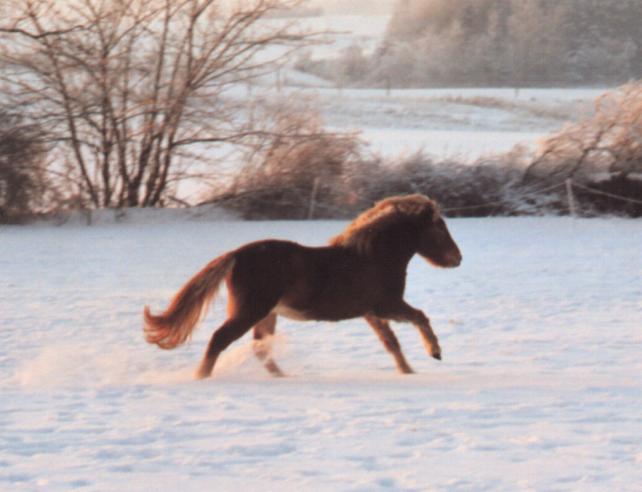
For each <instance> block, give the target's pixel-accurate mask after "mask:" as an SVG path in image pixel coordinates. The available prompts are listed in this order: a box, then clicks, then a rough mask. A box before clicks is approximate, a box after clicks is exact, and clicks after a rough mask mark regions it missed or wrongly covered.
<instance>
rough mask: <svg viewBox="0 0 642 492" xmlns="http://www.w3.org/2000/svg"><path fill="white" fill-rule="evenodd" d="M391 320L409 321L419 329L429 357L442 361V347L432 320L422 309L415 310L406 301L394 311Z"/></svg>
mask: <svg viewBox="0 0 642 492" xmlns="http://www.w3.org/2000/svg"><path fill="white" fill-rule="evenodd" d="M391 319H394V320H396V321H409V322H410V323H412V324H413V325H415V326H416V327H417V328H418V329H419V333H420V334H421V339H422V341H423V342H424V347H426V352H428V355H430V356H432V357H434V358H435V359H437V360H441V347H440V346H439V340H437V335H435V332H434V331H432V327H431V326H430V320H429V319H428V316H426V315H425V314H424V313H423V311H421V310H420V309H415V308H414V307H412V306H411V305H409V304H408V303H406V302H405V301H403V300H402V301H401V303H400V304H399V305H398V306H397V308H396V309H395V311H394V314H393V316H391Z"/></svg>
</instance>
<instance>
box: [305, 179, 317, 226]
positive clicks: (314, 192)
mask: <svg viewBox="0 0 642 492" xmlns="http://www.w3.org/2000/svg"><path fill="white" fill-rule="evenodd" d="M319 181H320V179H319V177H318V176H317V177H316V178H314V183H313V184H312V193H310V205H309V206H308V217H307V219H308V220H310V219H312V218H313V217H314V209H315V207H316V202H317V193H318V192H319Z"/></svg>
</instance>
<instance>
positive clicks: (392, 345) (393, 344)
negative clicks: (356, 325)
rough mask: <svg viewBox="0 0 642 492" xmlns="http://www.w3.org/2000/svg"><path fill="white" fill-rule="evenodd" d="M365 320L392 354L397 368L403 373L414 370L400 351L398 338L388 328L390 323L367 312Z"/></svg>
mask: <svg viewBox="0 0 642 492" xmlns="http://www.w3.org/2000/svg"><path fill="white" fill-rule="evenodd" d="M365 320H366V321H367V322H368V324H369V325H370V326H371V327H372V329H373V330H374V332H375V333H376V334H377V336H378V337H379V340H381V343H383V346H384V347H386V350H387V351H388V352H390V353H391V354H392V356H393V357H394V359H395V362H396V364H397V369H399V372H401V373H403V374H412V373H413V372H414V371H413V370H412V368H411V367H410V366H409V365H408V362H406V358H405V357H404V356H403V352H402V351H401V345H399V340H397V337H396V336H395V333H394V332H393V331H392V328H390V325H389V324H388V322H387V321H386V320H383V319H381V318H377V317H376V316H374V315H371V314H367V315H366V316H365Z"/></svg>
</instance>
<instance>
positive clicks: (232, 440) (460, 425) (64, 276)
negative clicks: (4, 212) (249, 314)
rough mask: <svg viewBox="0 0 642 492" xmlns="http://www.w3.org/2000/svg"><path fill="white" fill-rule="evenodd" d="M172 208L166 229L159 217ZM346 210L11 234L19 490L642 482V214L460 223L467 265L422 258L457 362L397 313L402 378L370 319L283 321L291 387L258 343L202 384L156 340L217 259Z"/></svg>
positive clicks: (5, 246)
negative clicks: (187, 286)
mask: <svg viewBox="0 0 642 492" xmlns="http://www.w3.org/2000/svg"><path fill="white" fill-rule="evenodd" d="M157 222H160V221H157ZM343 225H344V224H343V223H340V222H313V223H295V222H293V223H287V222H261V223H241V222H207V221H202V220H201V221H198V222H196V221H193V222H180V223H179V222H170V223H168V224H162V223H155V224H147V225H146V224H142V223H137V222H134V223H126V224H122V223H121V224H102V225H96V226H93V227H85V226H80V225H73V224H68V225H66V226H63V227H53V226H39V227H15V228H14V227H4V228H1V229H0V272H2V275H1V276H0V369H1V371H2V378H1V380H0V394H1V398H0V429H1V431H0V489H1V490H11V491H14V490H47V491H52V490H53V491H56V490H104V491H113V490H140V491H143V490H145V491H147V490H168V491H169V490H172V491H173V490H239V489H243V490H246V491H251V490H292V491H294V490H297V491H298V490H364V491H366V490H367V491H371V490H394V491H399V490H416V491H419V490H422V491H423V490H475V491H478V490H511V491H513V490H604V491H610V490H625V491H626V490H629V491H634V490H640V489H639V486H640V483H642V445H641V443H642V419H641V417H640V408H642V377H641V374H642V359H641V358H640V347H641V344H642V281H641V278H642V277H641V273H642V256H641V255H640V244H642V228H641V227H640V223H639V222H638V221H633V220H620V219H609V220H602V219H593V220H571V219H563V218H519V219H499V218H498V219H474V220H473V219H467V220H450V221H449V225H450V227H451V230H452V233H453V235H454V237H455V238H456V240H457V241H458V242H459V245H460V247H461V249H462V251H463V254H464V262H463V264H462V266H461V267H460V268H459V269H456V270H436V269H433V268H431V267H430V266H428V265H427V264H426V263H425V262H424V261H422V260H420V259H416V260H413V262H412V263H411V268H410V272H409V278H408V292H407V298H408V300H409V301H410V302H411V303H412V304H414V305H416V306H418V307H421V308H422V309H425V310H426V312H427V313H428V314H429V315H430V316H431V318H432V321H433V325H434V327H435V330H436V332H437V334H438V336H439V337H440V340H441V345H442V348H443V351H444V360H443V361H442V362H437V361H435V360H433V359H430V358H429V357H427V355H426V354H425V353H424V351H423V347H422V346H421V343H420V340H419V336H418V334H417V333H416V332H415V330H414V329H413V328H412V327H411V326H406V325H395V326H396V332H397V334H398V335H399V338H400V340H401V343H402V345H403V347H404V349H405V352H406V355H407V358H408V360H409V362H410V363H411V364H412V365H413V366H414V368H415V369H416V370H417V371H418V374H416V375H412V376H401V375H397V374H396V373H395V372H394V369H393V367H394V366H393V362H392V360H391V358H390V357H389V355H388V354H387V353H386V352H385V351H384V349H383V348H382V347H381V345H380V343H379V341H378V340H377V338H376V337H375V335H374V334H373V333H372V332H371V331H370V328H369V327H368V326H367V325H366V324H365V322H363V321H362V320H351V321H346V322H342V323H337V324H332V323H312V322H311V323H297V322H293V321H287V320H281V321H280V324H279V327H278V331H277V333H278V337H277V340H276V342H277V344H276V347H277V355H278V360H279V362H280V364H281V366H282V367H283V368H284V370H286V371H287V372H288V374H289V375H290V377H288V378H285V379H279V380H275V379H271V378H270V377H269V376H268V375H267V374H266V373H265V371H264V369H263V368H262V367H260V366H259V365H258V363H256V362H255V361H254V359H253V357H251V350H250V345H249V338H247V337H246V338H244V339H242V340H241V341H239V342H238V343H236V344H235V345H233V346H232V347H231V349H230V350H229V351H228V353H226V354H225V357H223V359H222V360H221V361H220V365H219V366H217V368H216V370H215V377H213V378H212V379H209V380H206V381H198V382H197V381H193V380H192V379H191V374H192V371H193V369H194V368H195V367H196V365H197V363H198V361H199V359H200V357H201V354H202V351H203V350H204V348H205V344H206V343H207V339H208V338H209V336H210V334H211V332H212V330H213V328H214V327H215V326H216V325H217V324H218V323H220V322H221V321H222V320H223V316H224V304H225V303H224V297H225V293H223V294H222V296H221V299H218V300H217V302H216V303H215V306H214V308H213V309H212V310H211V311H210V314H209V316H208V318H207V319H206V321H205V322H204V324H203V326H202V327H201V328H200V330H199V331H197V333H196V334H195V336H194V339H193V340H192V342H191V343H189V344H188V345H186V346H184V347H181V348H179V349H177V350H174V351H161V350H159V349H157V348H155V347H153V346H150V345H147V344H146V343H145V342H144V340H143V337H142V332H141V311H142V307H143V306H144V305H145V304H150V305H151V306H152V308H154V309H160V308H162V307H163V306H164V305H165V304H166V303H167V301H168V300H169V299H170V297H171V296H172V295H173V293H174V292H175V291H176V289H177V288H178V287H179V286H180V285H181V284H182V283H183V282H184V281H185V280H186V279H187V278H189V277H190V276H191V275H192V274H193V273H194V272H195V271H196V270H197V269H198V268H200V267H201V266H202V265H203V264H204V263H205V262H207V261H209V260H210V259H211V258H213V257H214V256H216V255H218V254H220V253H222V252H223V251H226V250H228V249H230V248H233V247H236V246H238V245H240V244H242V243H244V242H247V241H250V240H253V239H258V238H265V237H282V238H290V239H294V240H298V241H301V242H305V243H307V244H322V243H324V242H325V241H326V239H327V238H328V237H330V236H331V235H333V234H335V233H337V232H339V231H340V230H341V228H342V227H343Z"/></svg>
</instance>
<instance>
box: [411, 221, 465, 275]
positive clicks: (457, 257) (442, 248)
mask: <svg viewBox="0 0 642 492" xmlns="http://www.w3.org/2000/svg"><path fill="white" fill-rule="evenodd" d="M417 253H419V254H420V255H421V256H423V257H424V258H426V259H427V260H428V261H429V262H430V263H431V264H432V265H434V266H437V267H444V268H454V267H457V266H459V265H460V263H461V259H462V257H461V252H460V251H459V248H458V247H457V244H456V243H455V241H454V239H453V238H452V236H451V235H450V232H449V231H448V227H446V222H444V219H443V218H442V217H441V215H440V214H439V213H436V214H433V215H432V216H428V217H424V218H423V220H421V228H420V234H419V245H418V248H417Z"/></svg>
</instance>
